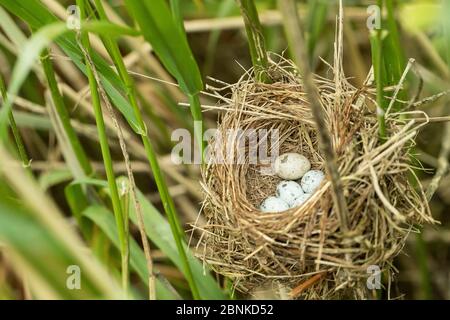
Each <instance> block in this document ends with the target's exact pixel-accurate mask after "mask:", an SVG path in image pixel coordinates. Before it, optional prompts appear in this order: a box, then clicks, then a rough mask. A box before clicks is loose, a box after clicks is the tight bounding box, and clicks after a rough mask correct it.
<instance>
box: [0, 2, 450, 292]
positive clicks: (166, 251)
mask: <svg viewBox="0 0 450 320" xmlns="http://www.w3.org/2000/svg"><path fill="white" fill-rule="evenodd" d="M238 3H240V4H241V5H243V6H249V7H251V6H252V5H253V3H254V4H255V5H256V9H257V13H258V15H259V20H260V22H261V25H262V26H261V32H262V34H263V36H264V39H265V48H266V50H268V51H272V52H275V53H279V54H284V55H285V56H287V57H289V55H290V52H289V49H288V45H287V41H286V37H285V32H284V31H285V30H283V22H284V17H282V16H281V14H280V11H279V10H278V7H277V1H276V0H255V1H254V2H253V1H248V0H242V1H235V0H170V1H164V0H123V1H122V0H108V1H106V0H77V1H75V0H67V1H65V0H21V1H17V0H0V75H1V81H0V89H1V93H2V99H1V101H2V104H1V108H0V298H1V299H91V298H103V299H109V298H124V297H127V298H131V299H148V298H150V299H154V298H157V299H184V298H196V299H228V298H230V299H233V298H246V297H244V296H241V295H239V294H237V293H235V292H233V290H232V287H231V284H230V282H229V281H228V280H227V279H224V278H223V277H221V276H217V275H214V274H210V273H209V272H208V270H207V267H206V266H203V265H202V263H201V262H200V261H199V260H197V259H196V258H194V251H195V250H196V249H195V243H196V242H197V240H198V236H199V234H197V233H193V234H190V233H186V232H185V231H187V230H189V229H190V226H189V223H192V222H194V221H197V220H198V221H199V223H201V219H202V217H201V216H200V217H199V216H198V212H199V208H200V202H201V200H202V194H201V189H200V185H199V177H200V173H199V172H200V171H199V169H200V168H199V166H194V165H176V164H174V163H173V161H172V159H171V155H170V153H171V150H172V148H173V146H174V145H175V144H176V143H177V141H172V139H171V134H172V132H173V130H175V129H177V128H186V129H188V130H189V131H191V132H194V120H202V119H203V122H202V124H203V125H202V126H203V128H200V129H206V128H213V127H215V126H216V121H217V116H218V114H217V113H214V112H207V113H202V112H201V104H205V105H206V104H207V105H213V104H215V103H217V101H214V100H213V99H211V97H209V96H208V95H207V94H204V93H203V90H204V89H205V84H206V83H210V84H213V85H214V83H215V80H212V79H211V78H213V79H218V80H220V81H224V82H227V83H234V82H236V81H237V79H238V78H239V77H240V76H241V75H242V74H243V73H244V72H245V70H247V69H248V68H250V67H251V66H252V55H251V53H254V52H252V50H249V44H250V49H252V44H253V42H252V41H248V38H247V34H246V29H245V26H244V20H243V17H242V16H241V11H240V9H239V6H238ZM74 5H76V6H78V7H77V8H78V9H76V7H73V6H74ZM297 5H298V9H299V14H300V18H301V21H302V23H303V25H304V30H305V39H306V40H305V43H302V45H303V46H306V48H307V52H308V56H309V62H310V65H311V67H312V68H313V70H314V71H315V72H316V73H318V74H320V75H323V76H327V74H328V73H329V69H328V67H327V65H326V64H325V63H324V62H323V60H324V61H332V59H333V53H334V39H335V30H336V15H337V10H338V2H337V1H333V0H308V1H297ZM371 5H377V6H378V7H379V8H381V14H382V19H381V25H380V26H381V29H379V30H370V29H369V28H368V26H367V21H368V19H369V18H370V16H371V14H372V13H373V11H370V12H368V8H369V6H371ZM372 9H373V7H372ZM77 10H78V11H77ZM344 12H345V22H344V68H345V71H346V74H347V76H348V77H350V81H351V82H352V83H353V84H355V85H361V84H362V83H363V81H364V79H365V78H366V76H367V74H368V72H369V70H370V68H371V66H372V64H373V65H374V68H375V70H379V76H378V77H377V79H376V87H378V88H382V87H385V86H391V85H393V84H395V83H397V82H398V80H399V79H400V76H401V74H402V73H403V70H404V68H405V67H406V65H407V62H408V59H410V58H413V59H414V60H415V63H414V64H413V67H412V70H413V72H411V73H410V74H409V75H408V77H407V80H406V82H405V85H404V87H403V90H402V93H401V94H402V99H405V100H408V99H411V97H413V96H414V95H416V94H417V93H418V92H420V98H425V97H429V96H433V95H436V94H439V93H442V92H448V90H449V89H450V85H449V84H450V68H449V65H450V48H449V46H450V1H448V0H442V1H441V0H435V1H432V0H429V1H427V0H409V1H408V0H404V1H400V0H399V1H393V0H378V1H357V0H347V1H344ZM76 18H80V19H81V24H78V22H79V21H78V20H77V19H76ZM250 19H251V20H252V21H253V22H257V17H256V16H252V17H250ZM183 22H184V23H183ZM78 27H79V28H78ZM247 32H248V30H247ZM321 58H322V59H323V60H321ZM253 63H255V59H253ZM418 88H422V90H421V91H419V90H418ZM374 90H375V89H374ZM433 100H434V101H432V102H430V103H428V104H423V105H419V106H417V109H422V110H424V111H426V112H427V113H428V114H429V115H430V116H432V117H435V118H436V119H437V120H436V121H434V122H433V123H431V124H430V125H428V126H427V127H426V129H424V130H423V131H422V132H420V134H419V135H418V136H417V140H416V141H417V145H416V147H415V156H416V158H417V159H418V160H420V161H421V164H420V163H419V162H417V166H418V170H417V173H418V175H419V176H420V177H421V181H422V183H423V184H424V186H425V187H429V186H431V187H430V188H429V190H431V192H430V196H432V199H431V202H430V206H431V208H432V212H433V216H434V218H435V219H437V220H439V221H440V222H441V223H440V224H439V225H436V226H433V227H426V228H425V229H424V230H423V232H422V234H411V236H410V238H409V240H408V242H407V244H406V247H405V249H404V254H402V255H400V256H399V257H398V258H397V259H396V260H395V266H396V267H397V268H398V270H399V273H398V276H397V280H398V281H397V282H396V283H395V288H393V294H392V295H391V297H405V298H411V299H431V298H435V299H450V268H449V265H450V215H449V214H448V211H449V208H450V191H449V190H450V175H449V174H448V173H447V171H448V156H449V152H450V125H449V123H450V122H448V115H449V99H448V97H447V96H442V97H440V98H439V99H433ZM381 104H382V101H381ZM196 132H198V131H196ZM198 138H199V136H198V135H197V136H196V137H195V139H196V140H197V141H198ZM202 145H203V144H202ZM197 146H198V144H197ZM422 166H423V168H422ZM423 169H425V170H423ZM187 243H189V244H190V246H188V245H187ZM70 266H71V267H70ZM78 268H79V269H78ZM78 271H80V272H81V273H80V274H81V282H80V283H81V288H80V289H79V290H71V289H73V287H74V286H75V287H76V286H77V282H76V280H74V278H72V277H71V276H73V275H74V274H77V272H78ZM380 298H386V295H385V293H383V294H381V295H380Z"/></svg>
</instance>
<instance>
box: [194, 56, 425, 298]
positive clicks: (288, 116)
mask: <svg viewBox="0 0 450 320" xmlns="http://www.w3.org/2000/svg"><path fill="white" fill-rule="evenodd" d="M274 60H276V62H275V61H274ZM329 68H330V73H331V74H333V75H334V77H333V79H332V80H329V79H325V78H322V77H319V76H315V79H314V80H315V85H316V86H317V88H318V91H319V95H320V101H321V105H322V108H323V110H324V114H325V121H326V123H327V127H328V130H329V132H330V134H331V140H332V144H333V149H334V152H335V154H336V157H337V164H338V171H339V174H340V179H341V182H342V192H343V194H344V196H345V201H346V205H347V209H348V213H347V214H348V223H349V226H348V227H349V231H348V232H346V233H344V232H342V228H341V225H340V220H339V216H338V214H337V212H336V206H335V205H334V203H333V197H332V188H331V183H330V179H329V178H328V179H326V180H325V182H324V183H322V185H321V187H320V188H319V189H318V190H317V191H316V192H315V193H314V194H313V196H311V197H310V198H309V199H308V200H307V201H306V202H305V203H304V204H303V205H302V206H300V207H297V208H292V209H290V210H287V211H284V212H280V213H262V212H261V211H260V210H259V205H260V203H261V201H262V200H263V199H265V198H266V197H267V196H269V195H271V194H274V192H275V188H276V185H277V184H278V183H279V182H280V181H281V179H280V178H279V177H277V176H276V175H271V174H270V170H268V169H270V163H267V161H256V162H255V161H253V159H250V156H249V155H250V154H253V153H254V143H249V142H245V143H242V141H241V140H242V139H241V138H242V133H245V132H250V131H255V130H256V131H257V132H261V131H260V130H262V132H264V130H263V129H266V131H265V132H278V139H277V141H275V142H273V141H270V139H266V140H265V141H267V140H269V143H268V154H269V156H270V155H271V152H274V150H275V149H274V148H278V149H277V150H279V151H278V152H279V153H280V154H282V153H285V152H297V153H301V154H303V155H305V156H306V157H307V158H308V159H310V161H311V165H312V168H313V169H321V170H324V171H325V166H324V157H323V155H322V154H321V153H320V151H319V150H320V148H319V141H318V133H317V128H316V126H315V122H314V119H313V117H312V114H311V110H310V106H309V102H308V99H307V97H306V94H305V92H304V91H305V90H304V87H303V85H302V80H301V77H300V76H299V73H298V71H297V69H296V67H295V66H294V65H293V64H292V63H291V62H290V61H288V60H286V59H284V58H283V57H280V56H276V55H271V59H270V67H269V69H268V71H267V72H268V74H269V76H270V78H271V83H270V84H268V83H260V82H255V81H254V74H253V70H250V71H248V72H247V73H246V74H245V75H243V76H242V78H241V79H240V80H239V81H238V82H237V83H235V84H232V85H223V88H212V89H211V91H212V92H213V94H214V95H216V96H217V97H218V98H219V99H220V100H221V104H220V105H218V106H216V107H210V108H212V109H219V110H220V112H221V116H220V119H219V123H218V132H219V133H220V134H216V135H214V137H213V138H211V140H210V142H209V150H210V155H211V156H210V159H209V161H208V163H207V165H205V167H204V169H203V172H202V173H203V181H202V187H203V190H204V194H205V200H204V203H203V207H202V214H203V215H204V217H205V219H206V224H204V225H196V226H195V228H197V229H199V230H201V232H202V236H201V241H200V242H199V244H198V252H199V256H200V257H201V258H202V259H204V261H206V263H207V264H209V265H210V266H211V267H212V268H213V269H214V270H215V271H216V272H218V273H219V274H222V275H224V276H226V277H228V278H230V279H232V281H233V283H234V288H235V289H237V290H238V291H241V292H244V293H249V294H251V295H258V293H261V292H271V296H272V297H275V298H305V299H334V298H357V299H359V298H368V297H370V296H371V294H372V293H373V292H372V291H371V290H370V287H369V288H368V286H367V279H368V276H369V275H370V270H378V268H379V270H381V272H383V273H384V274H385V275H387V278H388V282H389V281H390V280H391V277H392V275H393V274H394V273H395V268H394V267H393V265H392V261H393V258H394V257H395V256H396V255H397V254H398V253H399V252H400V251H401V249H402V247H403V245H404V243H405V240H406V237H407V236H408V234H409V233H410V232H411V231H415V230H417V227H418V226H419V225H421V224H423V223H432V222H434V220H433V219H432V217H431V215H430V210H429V207H428V204H427V200H426V198H425V195H424V192H423V189H422V187H421V185H420V182H419V181H418V179H417V178H416V176H415V175H414V171H413V169H412V165H411V152H410V150H411V148H412V147H413V146H414V138H415V136H416V134H417V130H418V129H419V127H420V126H422V125H424V123H417V122H415V121H414V120H413V119H411V118H410V117H409V119H408V115H407V114H406V113H407V112H400V111H398V110H397V111H396V112H394V111H393V108H391V109H388V111H387V112H386V114H385V123H386V132H387V133H388V137H387V138H386V140H385V141H382V140H381V139H380V136H379V122H378V121H377V114H376V111H374V110H375V109H376V108H375V102H374V99H375V97H374V90H373V89H372V88H370V86H369V85H366V86H364V87H362V88H356V87H354V86H353V85H351V84H350V83H349V82H348V81H347V79H345V77H344V76H343V75H342V76H341V75H340V74H342V73H338V74H337V70H336V68H340V67H336V66H333V67H332V66H329ZM337 77H338V78H337ZM368 81H369V82H370V80H368ZM225 92H227V93H225ZM225 133H227V134H225ZM240 139H241V140H240ZM258 143H260V142H259V140H258ZM217 159H221V160H222V161H218V160H217ZM224 159H226V160H225V161H224ZM237 159H239V161H237ZM266 160H267V159H266ZM269 162H270V161H269ZM267 172H269V174H268V173H267ZM371 268H372V269H371ZM373 268H375V269H373ZM368 272H369V273H368Z"/></svg>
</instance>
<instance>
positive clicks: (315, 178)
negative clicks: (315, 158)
mask: <svg viewBox="0 0 450 320" xmlns="http://www.w3.org/2000/svg"><path fill="white" fill-rule="evenodd" d="M323 179H325V174H324V173H323V171H320V170H310V171H308V172H306V173H305V175H304V176H303V177H302V180H301V182H300V184H301V186H302V189H303V191H304V192H305V193H313V192H314V191H316V190H317V188H319V186H320V184H321V183H322V181H323Z"/></svg>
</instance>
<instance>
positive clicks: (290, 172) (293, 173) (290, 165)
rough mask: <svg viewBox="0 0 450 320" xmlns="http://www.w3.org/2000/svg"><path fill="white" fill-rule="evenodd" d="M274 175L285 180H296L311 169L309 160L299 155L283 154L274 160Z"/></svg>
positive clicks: (292, 153)
mask: <svg viewBox="0 0 450 320" xmlns="http://www.w3.org/2000/svg"><path fill="white" fill-rule="evenodd" d="M273 169H274V171H275V174H276V175H278V176H279V177H280V178H282V179H285V180H296V179H300V178H301V177H303V175H304V174H305V173H306V172H308V170H309V169H311V163H310V162H309V160H308V159H307V158H306V157H305V156H303V155H301V154H299V153H294V152H290V153H284V154H282V155H280V156H278V157H277V158H276V159H275V162H274V165H273Z"/></svg>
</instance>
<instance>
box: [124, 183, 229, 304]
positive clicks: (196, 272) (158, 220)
mask: <svg viewBox="0 0 450 320" xmlns="http://www.w3.org/2000/svg"><path fill="white" fill-rule="evenodd" d="M138 199H139V202H140V203H141V206H142V212H143V213H144V221H145V227H146V232H147V236H148V238H149V239H150V240H151V241H152V242H153V243H154V244H155V245H156V246H157V247H158V248H160V249H161V251H163V252H164V253H165V254H166V255H167V257H168V258H169V259H170V260H171V261H172V262H173V263H174V264H175V265H176V266H177V267H178V268H179V269H180V270H181V271H182V272H183V273H184V274H185V276H186V273H185V271H184V268H183V261H182V258H181V257H180V255H179V254H178V249H177V245H176V241H175V238H174V236H173V234H172V232H171V228H170V225H169V224H168V223H167V221H166V220H165V219H164V218H163V216H162V215H161V213H160V212H159V211H158V210H157V209H156V208H155V207H154V206H153V205H152V204H151V203H150V202H149V201H148V200H147V199H146V198H145V196H144V195H143V194H142V193H140V192H138ZM130 219H131V220H132V221H133V223H135V224H136V223H137V219H136V213H135V212H134V208H130ZM183 246H184V248H185V250H186V252H187V258H188V260H189V264H190V265H191V268H192V274H193V277H194V278H195V281H196V283H197V284H198V290H199V293H200V297H201V298H202V299H226V298H227V297H226V295H225V294H224V293H223V292H222V290H221V288H220V287H219V286H218V284H217V282H216V281H215V280H214V278H213V277H212V276H211V275H209V274H208V273H206V274H204V271H203V270H204V267H203V265H202V264H201V263H200V261H198V260H197V259H196V258H195V257H194V256H193V255H192V253H191V252H190V251H189V248H188V247H187V245H186V244H183Z"/></svg>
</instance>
